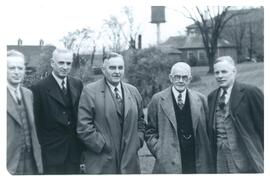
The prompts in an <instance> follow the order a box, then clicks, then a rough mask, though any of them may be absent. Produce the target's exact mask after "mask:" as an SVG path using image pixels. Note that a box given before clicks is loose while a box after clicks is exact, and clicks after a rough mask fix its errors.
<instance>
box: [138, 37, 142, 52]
mask: <svg viewBox="0 0 270 180" xmlns="http://www.w3.org/2000/svg"><path fill="white" fill-rule="evenodd" d="M138 49H142V35H141V34H139V36H138Z"/></svg>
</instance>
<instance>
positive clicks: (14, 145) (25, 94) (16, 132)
mask: <svg viewBox="0 0 270 180" xmlns="http://www.w3.org/2000/svg"><path fill="white" fill-rule="evenodd" d="M21 93H22V98H23V101H24V102H25V109H26V114H27V117H28V120H29V129H30V133H31V140H32V146H33V154H34V159H35V162H36V166H37V170H38V172H39V173H42V172H43V165H42V158H41V150H40V144H39V141H38V138H37V133H36V127H35V122H34V114H33V95H32V92H31V91H30V90H29V89H26V88H24V87H21ZM15 103H16V102H15V100H14V99H13V97H12V95H11V94H10V92H9V90H7V169H8V171H9V172H10V173H11V174H15V173H16V169H17V166H18V163H19V159H20V154H21V150H22V148H21V146H22V145H21V142H22V141H23V140H22V138H23V127H22V122H21V119H20V118H19V114H18V112H17V110H16V104H15Z"/></svg>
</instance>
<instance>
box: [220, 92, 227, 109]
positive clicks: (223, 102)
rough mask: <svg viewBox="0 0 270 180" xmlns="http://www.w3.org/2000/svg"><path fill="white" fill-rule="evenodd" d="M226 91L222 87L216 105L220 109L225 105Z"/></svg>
mask: <svg viewBox="0 0 270 180" xmlns="http://www.w3.org/2000/svg"><path fill="white" fill-rule="evenodd" d="M226 93H227V91H226V90H225V89H223V93H222V95H221V96H220V98H219V103H218V106H219V108H220V109H223V108H224V107H225V95H226Z"/></svg>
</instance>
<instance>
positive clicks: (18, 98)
mask: <svg viewBox="0 0 270 180" xmlns="http://www.w3.org/2000/svg"><path fill="white" fill-rule="evenodd" d="M14 92H15V98H16V101H17V103H18V104H19V105H21V98H20V96H19V92H18V89H16V90H15V91H14Z"/></svg>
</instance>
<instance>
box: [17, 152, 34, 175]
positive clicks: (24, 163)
mask: <svg viewBox="0 0 270 180" xmlns="http://www.w3.org/2000/svg"><path fill="white" fill-rule="evenodd" d="M37 172H38V171H37V166H36V163H35V160H34V156H33V151H32V150H29V149H28V150H27V149H24V150H22V152H21V155H20V160H19V164H18V167H17V170H16V173H15V174H18V175H24V174H25V175H31V174H37Z"/></svg>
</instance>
